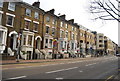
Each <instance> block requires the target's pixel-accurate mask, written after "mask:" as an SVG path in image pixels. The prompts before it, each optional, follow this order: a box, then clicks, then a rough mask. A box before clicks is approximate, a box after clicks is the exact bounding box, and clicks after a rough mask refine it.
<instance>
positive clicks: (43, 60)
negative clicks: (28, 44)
mask: <svg viewBox="0 0 120 81" xmlns="http://www.w3.org/2000/svg"><path fill="white" fill-rule="evenodd" d="M86 58H91V56H90V55H89V56H87V57H86ZM86 58H67V59H37V60H22V59H20V60H19V61H17V60H2V61H0V65H7V64H24V63H44V62H55V61H66V60H71V59H81V60H82V59H86ZM92 58H93V57H92Z"/></svg>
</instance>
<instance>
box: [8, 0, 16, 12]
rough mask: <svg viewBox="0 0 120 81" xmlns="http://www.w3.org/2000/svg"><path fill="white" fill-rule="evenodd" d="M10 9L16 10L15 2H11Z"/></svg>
mask: <svg viewBox="0 0 120 81" xmlns="http://www.w3.org/2000/svg"><path fill="white" fill-rule="evenodd" d="M8 10H11V11H15V3H14V2H9V4H8Z"/></svg>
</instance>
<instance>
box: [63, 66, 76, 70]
mask: <svg viewBox="0 0 120 81" xmlns="http://www.w3.org/2000/svg"><path fill="white" fill-rule="evenodd" d="M76 68H78V67H73V68H68V69H65V70H71V69H76Z"/></svg>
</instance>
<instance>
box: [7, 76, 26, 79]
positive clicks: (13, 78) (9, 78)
mask: <svg viewBox="0 0 120 81" xmlns="http://www.w3.org/2000/svg"><path fill="white" fill-rule="evenodd" d="M25 77H26V76H19V77H14V78H8V79H20V78H25Z"/></svg>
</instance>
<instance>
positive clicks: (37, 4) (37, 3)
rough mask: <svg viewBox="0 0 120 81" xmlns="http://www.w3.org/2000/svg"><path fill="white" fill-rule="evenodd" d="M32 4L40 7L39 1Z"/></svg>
mask: <svg viewBox="0 0 120 81" xmlns="http://www.w3.org/2000/svg"><path fill="white" fill-rule="evenodd" d="M32 6H34V7H37V8H39V7H40V2H39V1H37V2H34V3H33V4H32Z"/></svg>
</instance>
